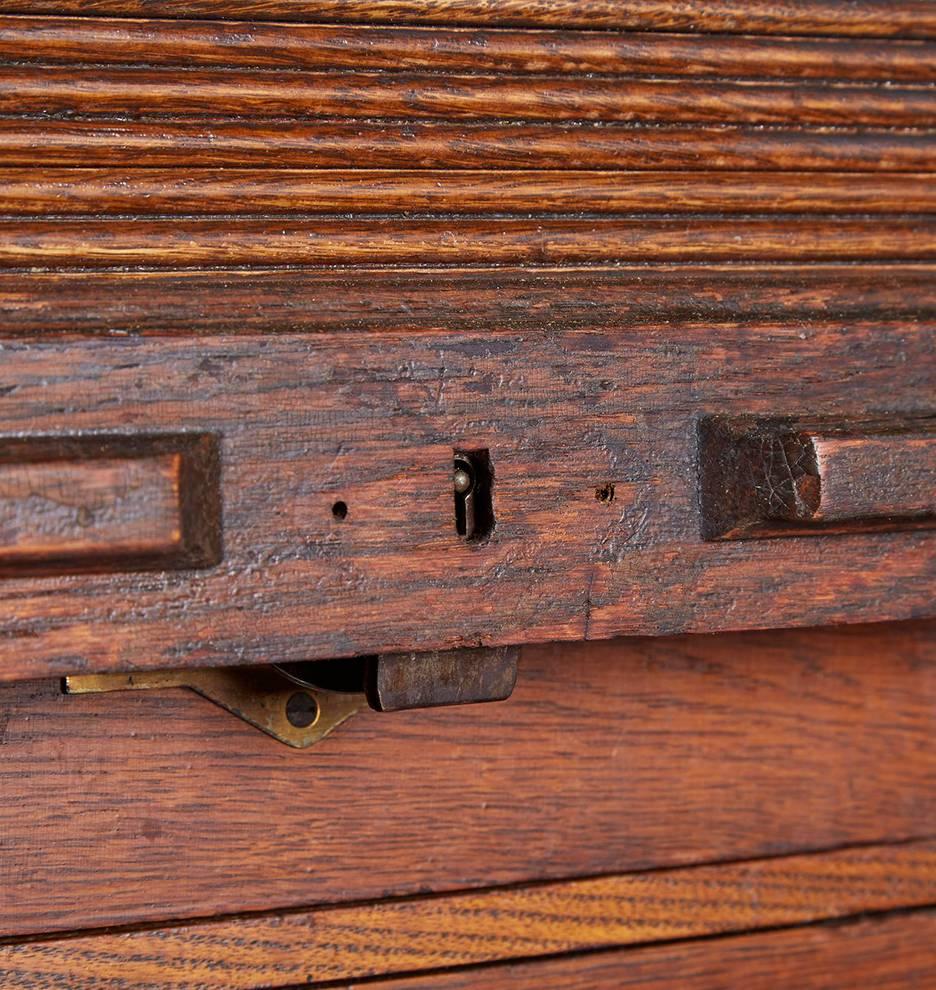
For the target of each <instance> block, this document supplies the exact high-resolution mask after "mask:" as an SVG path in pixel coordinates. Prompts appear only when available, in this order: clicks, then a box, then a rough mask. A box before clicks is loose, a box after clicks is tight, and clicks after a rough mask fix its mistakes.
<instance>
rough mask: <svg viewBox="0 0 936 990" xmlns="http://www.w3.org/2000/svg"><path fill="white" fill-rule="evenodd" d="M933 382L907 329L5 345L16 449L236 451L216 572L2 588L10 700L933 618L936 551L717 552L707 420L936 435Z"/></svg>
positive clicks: (874, 547)
mask: <svg viewBox="0 0 936 990" xmlns="http://www.w3.org/2000/svg"><path fill="white" fill-rule="evenodd" d="M468 304H470V300H466V305H468ZM934 360H936V337H934V335H933V332H932V328H931V326H930V325H928V324H910V323H906V324H900V325H897V326H880V325H879V326H873V327H867V328H851V327H843V326H841V325H834V324H833V325H832V326H830V327H826V328H822V329H819V328H815V327H807V328H803V327H802V326H797V325H789V326H785V327H782V328H779V329H777V328H770V329H766V328H765V329H761V328H759V327H757V326H756V324H755V325H750V324H746V323H745V324H742V325H739V326H737V327H722V328H712V329H710V330H704V329H701V330H699V331H688V332H685V333H681V334H675V333H674V332H672V331H662V332H657V331H653V330H647V329H641V328H630V329H624V330H622V331H620V332H618V331H612V330H606V329H605V328H603V327H601V326H600V325H599V326H595V325H582V326H580V327H579V328H577V329H575V330H558V331H552V332H550V331H547V332H542V330H533V331H532V332H502V331H496V330H484V331H483V332H477V331H473V332H464V333H461V334H457V335H453V334H451V333H449V332H447V331H446V330H444V329H441V330H428V331H425V332H419V333H412V332H404V333H400V334H394V333H379V334H377V333H374V334H360V333H356V332H353V331H351V332H335V333H330V334H320V335H315V336H310V335H306V334H297V333H283V334H278V335H264V334H242V335H230V336H202V337H173V338H149V337H127V338H117V337H110V338H107V339H104V338H100V337H86V338H81V339H70V340H69V339H65V340H59V339H56V338H54V337H49V338H47V339H44V340H32V341H30V340H19V339H17V340H11V341H9V342H7V343H6V344H5V345H4V363H3V367H2V371H0V386H2V388H3V391H4V394H3V396H2V398H0V435H3V434H6V435H17V434H21V433H22V432H24V431H32V430H35V429H36V425H37V424H39V423H41V430H42V433H43V434H46V435H52V436H55V435H58V434H60V433H71V432H82V433H88V432H91V433H93V432H100V433H114V432H119V433H121V434H123V435H124V436H128V435H129V436H131V437H132V436H133V435H135V434H136V435H149V434H152V433H154V432H160V431H166V432H170V431H171V432H173V433H176V432H179V431H183V432H185V431H196V432H200V433H201V432H205V433H211V434H216V435H218V436H219V437H220V448H221V450H220V453H221V461H222V464H223V474H222V486H223V498H224V560H223V562H222V563H221V564H220V565H219V566H218V567H215V568H213V569H211V570H207V571H192V572H182V571H180V572H176V573H174V574H166V575H164V576H162V577H159V578H147V577H146V576H144V575H136V576H133V575H117V574H111V575H98V576H91V577H82V578H81V579H80V580H78V579H75V578H71V577H67V576H65V577H58V578H25V577H24V578H22V579H17V578H12V579H9V580H4V581H2V582H0V603H2V607H3V608H4V609H5V611H6V614H7V615H8V616H9V619H8V621H7V622H6V624H5V630H4V636H3V638H2V640H0V678H6V679H10V678H16V677H30V676H43V675H50V674H59V673H69V672H71V673H75V672H79V671H81V670H86V671H87V670H107V669H130V668H134V667H138V666H148V667H165V666H177V665H180V664H188V665H193V664H201V665H206V664H222V663H228V664H231V663H249V662H255V663H257V662H260V663H263V662H270V661H271V660H276V661H280V662H287V661H295V660H307V659H312V658H316V657H326V656H350V655H353V654H361V653H376V652H398V651H401V650H411V649H436V648H447V647H454V646H463V645H479V640H480V641H481V645H497V644H509V643H515V642H524V641H536V640H539V641H548V640H553V639H582V638H586V639H588V638H596V639H597V638H607V637H609V636H614V635H621V634H634V633H638V634H643V633H654V634H660V633H667V632H681V631H715V630H720V629H733V628H734V629H737V628H750V627H766V626H782V625H815V624H818V623H824V622H842V621H861V620H881V619H888V618H893V619H899V618H912V617H917V616H921V615H927V614H929V613H930V612H931V611H932V608H933V595H932V588H933V579H934V569H936V555H934V546H936V534H934V533H933V532H914V533H882V534H868V535H860V536H855V537H848V538H841V537H823V538H822V542H817V539H816V538H799V539H789V540H784V541H774V542H772V543H768V541H751V542H748V543H746V544H745V545H744V546H743V547H738V546H728V545H727V544H715V543H705V542H704V541H703V540H702V538H701V535H700V533H701V527H700V522H699V511H700V510H699V501H698V492H699V481H698V472H697V468H696V464H695V461H696V438H695V437H696V426H695V420H696V417H697V416H698V415H699V414H700V413H703V412H713V411H718V412H721V413H727V414H744V415H749V414H750V415H755V416H799V415H803V414H804V413H808V414H810V415H822V414H827V415H828V414H830V413H833V412H834V414H835V415H836V416H840V417H844V418H848V417H849V416H862V415H867V414H868V413H869V412H870V411H874V410H879V411H881V412H883V411H885V410H887V411H889V412H900V413H902V414H903V415H905V416H912V415H927V414H930V413H932V401H933V389H932V385H933V380H934ZM844 367H847V368H848V374H847V375H846V376H844V377H843V375H842V374H841V369H842V368H844ZM457 449H466V450H474V449H488V450H489V451H490V457H491V461H492V465H493V471H494V476H495V488H494V511H495V518H496V526H495V529H494V533H493V535H492V536H491V538H490V539H489V540H487V541H486V542H483V543H468V542H466V541H464V540H463V539H462V538H461V537H459V536H458V534H457V532H456V528H455V518H454V505H453V494H452V487H451V486H452V482H451V476H452V458H453V452H454V450H457ZM609 484H610V485H612V486H613V488H614V497H613V499H607V500H604V501H601V500H598V499H597V498H596V492H597V491H599V489H602V488H604V486H606V485H609ZM336 501H343V502H344V503H345V504H346V506H347V509H348V511H347V513H346V517H342V518H340V519H336V518H335V516H334V514H333V511H332V507H333V504H334V503H335V502H336ZM51 598H54V601H55V608H54V610H50V609H49V602H50V599H51ZM455 603H457V607H456V605H455ZM313 615H314V617H315V621H314V622H313V621H310V617H311V616H313ZM427 616H431V617H432V620H431V621H430V622H427V621H426V617H427Z"/></svg>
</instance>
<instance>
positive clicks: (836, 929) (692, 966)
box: [29, 911, 936, 990]
mask: <svg viewBox="0 0 936 990" xmlns="http://www.w3.org/2000/svg"><path fill="white" fill-rule="evenodd" d="M934 943H936V915H934V914H933V913H932V912H929V911H921V912H914V913H911V914H906V915H899V916H894V917H883V918H867V919H863V920H860V921H851V922H847V923H838V924H836V925H817V926H812V927H806V928H795V929H792V930H790V931H783V932H770V933H763V934H752V935H744V936H728V937H722V938H715V939H711V940H708V939H707V940H704V941H700V942H687V943H684V944H682V945H667V946H651V947H647V948H636V949H627V950H623V951H620V950H619V951H611V952H597V953H590V954H587V955H575V956H571V957H569V958H566V959H556V960H552V961H542V960H538V961H535V962H530V963H514V964H506V965H501V966H494V967H485V968H484V969H466V970H463V971H461V972H454V973H433V974H432V975H431V976H413V977H404V978H401V979H388V980H382V981H380V982H378V983H376V986H378V987H380V990H428V988H430V987H431V988H432V990H476V988H477V987H479V986H484V987H485V988H487V990H620V988H621V987H626V988H627V990H671V988H673V987H679V988H680V990H725V988H726V987H745V988H746V990H778V988H781V987H792V986H795V987H796V988H797V990H834V988H837V987H841V986H843V985H844V984H845V983H846V982H847V986H848V987H849V990H908V988H910V987H914V988H925V987H929V986H930V985H931V983H932V974H933V945H934ZM50 955H51V953H50ZM37 970H39V972H40V973H41V974H43V975H45V976H46V978H48V979H50V980H54V979H55V978H56V966H55V965H54V964H52V965H50V964H49V963H46V964H45V966H42V967H37ZM62 970H63V972H65V973H71V972H72V970H73V965H72V964H70V963H66V964H65V965H63V966H62ZM33 978H34V977H33V975H32V974H30V976H29V979H33ZM51 985H53V986H54V983H52V984H51ZM79 985H80V984H79ZM104 985H105V986H106V984H104ZM361 986H362V984H360V983H357V982H355V983H354V984H343V985H342V990H354V988H360V987H361Z"/></svg>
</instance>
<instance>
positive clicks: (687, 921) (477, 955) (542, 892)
mask: <svg viewBox="0 0 936 990" xmlns="http://www.w3.org/2000/svg"><path fill="white" fill-rule="evenodd" d="M934 900H936V843H933V842H929V843H913V844H909V845H906V846H884V847H874V846H872V847H870V848H868V849H863V850H848V851H841V852H830V853H818V854H814V855H811V856H799V857H797V856H793V857H786V858H778V859H772V860H761V861H755V862H748V863H743V864H741V863H735V864H721V865H714V866H697V867H693V868H688V869H687V868H683V869H678V870H662V871H659V872H649V873H642V874H624V875H619V876H609V877H601V878H598V879H593V880H573V881H566V882H564V883H553V884H544V885H541V886H538V887H532V888H520V889H517V888H514V889H511V890H487V891H480V892H466V893H459V894H452V895H450V896H448V897H444V898H437V897H434V898H416V899H411V900H406V901H395V902H394V901H382V902H379V903H376V904H369V905H362V906H354V907H336V908H331V909H327V910H319V911H309V912H299V913H293V914H287V915H279V916H273V917H259V918H256V917H255V918H242V919H232V920H219V921H210V922H205V923H203V924H200V925H191V926H177V927H171V928H163V929H157V930H155V931H136V932H127V933H123V934H101V935H79V936H77V937H74V938H71V939H68V940H66V941H64V942H56V941H41V942H34V943H27V944H19V945H6V946H0V977H2V978H4V979H5V980H7V981H12V983H13V984H14V985H16V986H23V984H24V982H26V983H27V985H29V984H32V982H33V981H35V980H37V979H45V980H49V979H50V977H52V978H53V979H54V980H55V981H62V982H66V981H67V985H68V986H69V987H126V986H127V984H128V982H129V983H132V985H133V986H136V987H140V986H150V987H152V986H159V987H162V988H165V990H183V988H187V990H194V988H199V990H249V988H253V987H257V986H261V987H264V986H265V987H270V986H282V985H284V984H286V983H292V984H295V983H299V982H301V983H306V982H308V983H318V982H321V981H327V980H336V979H339V980H340V979H349V978H364V977H370V976H376V975H380V974H383V973H393V972H412V971H417V970H421V969H438V968H444V967H451V966H461V965H470V964H473V963H482V962H492V961H495V960H503V959H512V958H514V959H515V958H529V957H531V956H536V955H547V954H552V953H560V952H570V951H575V950H581V949H597V948H605V947H609V946H615V945H626V944H629V943H630V944H632V943H638V942H643V943H647V942H655V941H668V940H672V939H678V938H687V937H694V936H699V935H712V934H717V933H724V932H732V931H739V930H742V931H750V930H752V929H757V928H769V927H775V926H779V925H791V924H797V923H803V922H810V921H817V920H820V919H822V920H827V919H832V918H839V917H843V916H848V915H853V914H858V913H861V912H870V911H882V910H887V909H892V908H895V907H919V906H923V905H929V904H932V903H933V901H934ZM53 974H54V975H53Z"/></svg>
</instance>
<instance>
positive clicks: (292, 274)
mask: <svg viewBox="0 0 936 990" xmlns="http://www.w3.org/2000/svg"><path fill="white" fill-rule="evenodd" d="M469 302H470V305H469V304H468V303H469ZM899 320H921V321H928V322H929V323H936V265H933V264H911V263H893V264H888V265H882V264H862V263H851V264H834V263H813V264H809V265H802V264H777V265H758V264H744V263H737V262H735V263H730V264H698V263H696V264H669V265H667V264H642V265H630V266H628V265H615V266H597V265H595V266H589V267H584V268H582V267H580V268H573V267H569V266H565V267H562V268H556V267H549V266H531V267H528V268H511V267H506V266H505V267H501V268H490V267H478V268H473V269H451V268H419V269H392V270H388V269H380V268H370V269H348V268H345V269H341V268H338V269H328V270H318V269H305V270H298V269H292V270H276V269H273V270H257V269H254V270H241V271H236V272H213V271H169V272H106V273H102V272H88V271H84V272H55V273H37V272H30V273H24V272H4V271H0V337H15V336H19V335H22V334H36V335H38V336H39V337H43V338H44V337H45V336H47V335H49V334H58V335H66V336H67V335H69V334H96V333H125V334H137V333H145V334H147V335H162V334H180V333H188V334H194V335H198V336H202V335H205V334H211V333H219V332H223V333H227V334H241V333H251V332H263V333H283V332H286V331H299V330H301V331H304V332H311V333H321V332H325V331H336V330H341V331H349V330H354V331H358V332H368V333H375V332H378V331H392V332H394V333H412V332H414V331H425V330H434V329H437V328H438V327H446V328H447V329H448V330H449V331H450V332H463V331H476V330H477V328H478V327H484V328H486V329H487V330H489V331H495V330H497V331H504V330H513V331H517V332H520V331H525V332H530V331H539V332H542V330H543V329H544V328H547V329H552V328H556V327H569V328H574V327H579V326H600V327H604V328H606V329H607V330H615V331H620V332H633V331H634V328H635V327H637V326H640V327H643V328H644V330H648V331H649V330H655V331H664V330H667V331H669V332H673V331H674V330H675V329H676V328H680V329H681V330H682V331H684V332H686V331H690V330H693V331H699V332H702V331H704V332H706V333H708V332H709V331H711V330H712V328H713V327H715V326H737V327H740V326H742V325H744V326H748V327H749V326H751V325H752V324H757V325H758V326H761V327H763V328H764V329H765V331H766V330H767V329H771V330H773V331H775V332H777V333H780V334H783V333H785V332H788V331H785V330H784V328H785V327H786V328H788V327H790V326H793V325H800V324H803V323H804V322H808V323H809V325H810V326H811V327H813V328H815V329H817V330H818V329H828V328H831V327H832V326H833V325H836V324H837V325H838V326H839V327H842V326H848V327H851V328H852V329H853V331H854V332H856V333H861V332H868V333H872V332H874V331H873V330H872V329H871V326H872V325H873V326H874V327H880V326H882V325H887V324H888V323H890V324H892V323H893V321H899ZM796 332H797V333H799V332H802V331H799V330H797V331H796Z"/></svg>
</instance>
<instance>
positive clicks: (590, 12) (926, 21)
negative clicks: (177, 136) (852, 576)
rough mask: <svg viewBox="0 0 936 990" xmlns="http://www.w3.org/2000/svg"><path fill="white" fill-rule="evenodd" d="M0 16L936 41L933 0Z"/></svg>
mask: <svg viewBox="0 0 936 990" xmlns="http://www.w3.org/2000/svg"><path fill="white" fill-rule="evenodd" d="M0 13H17V14H19V13H25V14H36V13H42V14H61V13H67V14H81V15H83V16H88V15H95V14H97V15H106V16H112V15H117V16H120V15H142V16H146V17H160V16H162V17H193V18H202V17H237V18H247V19H250V20H290V21H312V22H319V21H339V22H340V21H347V22H358V23H388V22H389V23H407V22H408V23H414V24H438V23H441V24H445V25H451V24H484V25H490V26H495V25H521V26H524V27H536V26H538V25H547V26H550V27H555V26H559V27H575V26H581V27H586V28H598V27H608V28H618V29H626V30H635V31H644V30H665V31H700V32H703V33H707V32H711V31H724V32H740V33H749V32H750V33H764V34H784V35H788V34H792V35H798V34H806V35H809V34H819V35H848V36H852V35H856V36H865V37H881V38H888V37H893V36H898V37H899V36H903V37H908V38H936V14H934V12H933V8H932V5H931V4H930V3H929V2H928V0H901V2H900V3H899V4H895V3H893V2H891V0H860V2H857V3H856V2H854V0H800V2H798V3H795V4H789V3H778V2H777V0H706V2H705V4H703V5H700V4H699V3H697V2H695V0H628V2H627V4H623V5H622V4H621V3H620V2H618V0H431V2H428V0H187V2H186V3H185V6H184V7H183V8H181V9H180V7H179V5H178V4H175V3H172V2H171V0H3V2H2V3H0Z"/></svg>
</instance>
